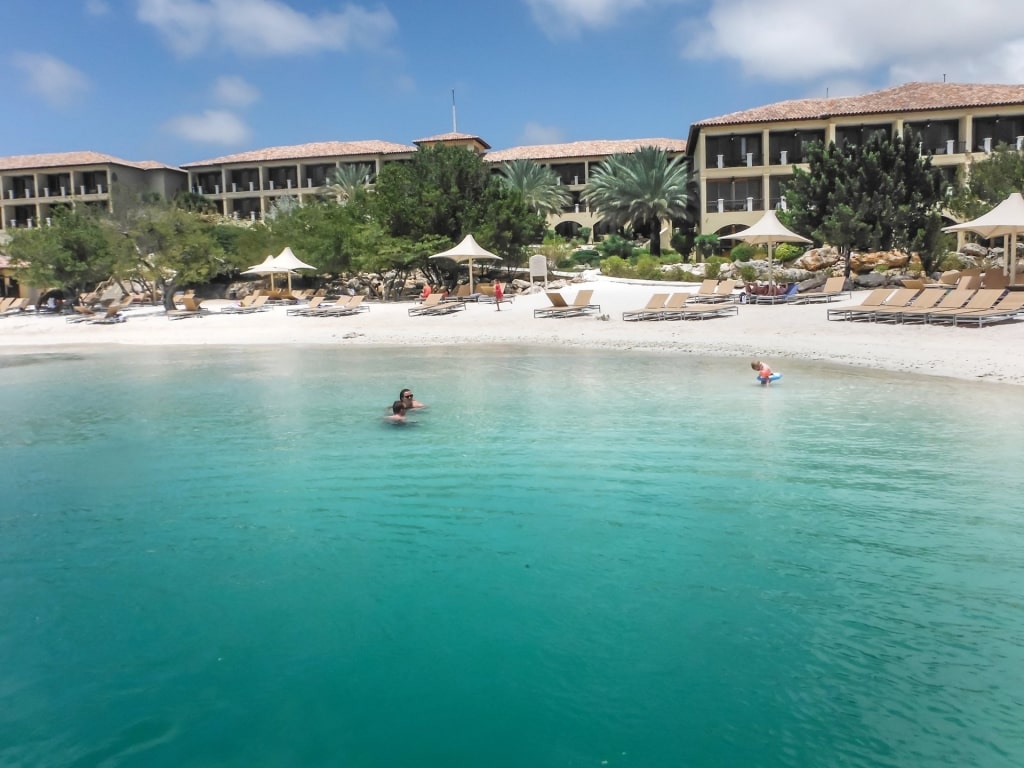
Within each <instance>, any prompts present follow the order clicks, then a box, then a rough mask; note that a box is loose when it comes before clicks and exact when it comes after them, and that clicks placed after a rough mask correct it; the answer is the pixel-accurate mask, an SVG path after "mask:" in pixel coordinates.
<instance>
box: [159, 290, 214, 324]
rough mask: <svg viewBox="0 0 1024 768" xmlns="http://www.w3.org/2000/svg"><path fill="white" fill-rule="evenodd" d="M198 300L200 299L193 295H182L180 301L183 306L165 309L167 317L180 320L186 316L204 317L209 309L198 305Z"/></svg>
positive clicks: (208, 312)
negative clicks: (181, 307)
mask: <svg viewBox="0 0 1024 768" xmlns="http://www.w3.org/2000/svg"><path fill="white" fill-rule="evenodd" d="M200 301H201V299H197V298H195V297H194V296H183V297H182V298H181V303H182V305H183V306H184V307H185V308H184V309H169V310H167V319H168V320H182V319H184V318H186V317H205V316H206V315H208V314H210V311H209V310H208V309H203V308H202V307H200V306H199V302H200Z"/></svg>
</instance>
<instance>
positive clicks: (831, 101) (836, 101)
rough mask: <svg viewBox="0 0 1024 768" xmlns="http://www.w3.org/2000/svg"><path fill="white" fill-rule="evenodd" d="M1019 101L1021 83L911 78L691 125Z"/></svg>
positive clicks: (1022, 97) (1023, 97) (1023, 92)
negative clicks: (858, 92) (850, 93)
mask: <svg viewBox="0 0 1024 768" xmlns="http://www.w3.org/2000/svg"><path fill="white" fill-rule="evenodd" d="M1022 102H1024V85H979V84H970V83H927V82H914V83H904V84H903V85H897V86H894V87H892V88H885V89H883V90H880V91H873V92H871V93H865V94H861V95H859V96H837V97H834V98H814V99H792V100H789V101H779V102H776V103H774V104H767V105H765V106H761V107H754V108H753V109H745V110H742V111H740V112H731V113H729V114H727V115H720V116H719V117H709V118H707V119H705V120H700V121H698V122H696V123H694V124H693V127H703V126H713V125H741V124H743V123H770V122H782V121H793V120H826V119H828V118H832V117H842V116H854V115H873V114H891V113H893V112H924V111H928V110H940V109H957V108H960V109H962V108H965V107H994V106H1001V105H1003V104H1020V103H1022Z"/></svg>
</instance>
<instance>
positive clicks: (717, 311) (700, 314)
mask: <svg viewBox="0 0 1024 768" xmlns="http://www.w3.org/2000/svg"><path fill="white" fill-rule="evenodd" d="M695 296H696V294H694V293H673V294H668V293H656V294H654V295H653V296H651V298H650V300H649V301H648V302H647V304H646V305H645V306H643V307H640V308H639V309H630V310H627V311H625V312H623V313H622V319H623V320H626V321H633V320H707V319H709V318H712V317H725V316H726V315H738V314H739V311H740V310H739V304H737V303H736V302H735V301H732V300H724V301H701V300H698V299H695Z"/></svg>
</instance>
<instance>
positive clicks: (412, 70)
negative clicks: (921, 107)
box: [0, 0, 1024, 164]
mask: <svg viewBox="0 0 1024 768" xmlns="http://www.w3.org/2000/svg"><path fill="white" fill-rule="evenodd" d="M833 5H834V6H835V7H831V6H833ZM0 29H2V30H3V31H4V42H5V48H6V51H5V65H6V66H5V68H4V69H5V75H6V76H5V78H4V93H3V100H2V104H3V110H2V119H0V155H3V156H6V155H20V154H34V153H41V152H65V151H75V150H94V151H97V152H105V153H108V154H111V155H115V156H118V157H121V158H124V159H127V160H158V161H161V162H166V163H170V164H178V163H185V162H190V161H195V160H203V159H208V158H213V157H218V156H221V155H225V154H229V153H232V152H239V151H245V150H249V149H258V148H261V147H270V146H279V145H285V144H301V143H305V142H311V141H333V140H337V141H349V140H364V139H382V140H386V141H394V142H398V143H403V144H409V143H411V142H412V141H413V140H414V139H418V138H422V137H424V136H431V135H434V134H438V133H444V132H447V131H450V130H452V91H453V90H454V92H455V103H456V114H457V127H458V130H459V131H460V132H464V133H471V134H475V135H477V136H480V137H482V138H483V139H484V140H485V141H487V142H488V143H489V144H491V145H492V147H494V148H495V149H504V148H506V147H511V146H519V145H523V144H544V143H553V142H562V141H578V140H587V139H623V138H654V137H670V138H671V137H675V138H683V139H684V138H686V135H687V132H688V130H689V126H690V124H691V123H693V122H695V121H698V120H702V119H704V118H708V117H714V116H717V115H722V114H726V113H728V112H733V111H736V110H741V109H747V108H750V107H755V106H759V105H763V104H769V103H772V102H775V101H781V100H784V99H796V98H805V97H808V96H825V95H826V94H827V95H830V96H842V95H851V94H855V93H863V92H867V91H870V90H876V89H878V88H884V87H887V86H889V85H895V84H898V83H902V82H907V81H911V80H931V81H941V80H942V79H943V77H946V78H947V79H948V80H950V81H954V82H974V83H1022V82H1024V14H1021V13H1020V12H1019V9H1018V2H1017V0H972V1H971V2H970V3H965V2H963V0H902V2H900V3H894V2H892V1H891V0H860V1H859V2H857V3H828V2H825V3H823V2H821V0H492V1H491V2H469V1H468V0H436V1H433V2H432V1H431V0H391V2H381V3H377V2H361V1H360V0H355V2H339V1H338V0H48V1H47V2H45V3H40V2H39V0H2V4H0Z"/></svg>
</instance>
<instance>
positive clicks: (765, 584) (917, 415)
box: [0, 347, 1024, 768]
mask: <svg viewBox="0 0 1024 768" xmlns="http://www.w3.org/2000/svg"><path fill="white" fill-rule="evenodd" d="M773 362H775V365H773V367H776V368H779V369H781V370H783V371H784V372H785V374H786V376H785V378H784V379H783V381H782V382H781V383H780V384H778V385H774V386H773V387H771V388H770V389H768V390H764V389H761V388H759V387H758V386H757V385H756V384H755V383H754V377H753V375H752V372H751V371H750V370H749V367H748V363H747V361H745V360H723V361H716V360H700V359H696V358H689V357H683V356H677V355H667V354H666V355H655V354H651V355H639V354H630V353H622V352H620V353H607V352H587V351H572V350H558V351H549V350H529V349H506V350H501V349H499V350H494V349H474V348H462V349H450V350H445V349H427V350H413V351H406V350H394V349H392V350H387V349H371V350H365V349H364V350H360V349H323V348H294V347H282V348H270V349H261V350H251V349H244V350H236V349H201V350H181V349H170V348H162V349H153V350H149V349H133V350H125V351H118V352H104V353H95V354H89V355H87V356H75V355H39V356H22V357H14V358H0V368H2V370H0V391H2V398H0V423H2V424H3V429H4V439H3V440H2V441H0V467H2V468H3V473H2V477H3V480H4V483H3V486H4V487H3V494H2V497H0V499H2V500H0V510H2V511H0V703H2V706H0V766H3V767H4V768H8V767H10V768H13V767H14V766H18V767H19V768H21V767H22V766H75V767H84V766H118V767H127V766H145V767H146V768H153V767H154V766H168V767H171V766H174V767H175V768H180V767H181V766H204V767H205V766H239V767H241V766H339V765H344V766H393V767H403V766H601V765H608V766H645V767H657V766H666V767H669V766H673V767H677V766H763V767H764V768H776V767H781V766H792V767H794V768H795V767H797V766H800V767H805V766H839V765H842V766H865V767H867V766H920V767H924V768H929V767H930V766H958V767H963V766H986V767H989V766H1007V767H1009V766H1020V765H1022V764H1024V598H1022V594H1024V554H1022V553H1024V516H1022V514H1021V507H1022V505H1021V501H1020V500H1021V499H1022V498H1024V479H1022V478H1024V467H1022V459H1024V447H1022V441H1021V435H1022V434H1024V390H1021V389H1016V388H1009V387H1002V386H995V385H990V386H982V385H968V384H962V383H957V382H952V381H947V380H942V379H922V378H913V377H901V376H883V375H881V374H876V373H871V372H865V371H843V370H839V369H831V368H823V367H813V366H810V365H803V366H800V365H797V364H792V363H788V364H786V365H782V364H779V363H778V362H777V361H773ZM403 386H409V387H411V388H413V390H414V392H415V394H416V397H417V399H419V400H423V401H425V402H427V403H428V404H429V405H430V408H429V409H427V410H426V411H423V412H420V413H417V414H416V415H415V416H414V417H413V418H414V420H415V421H416V423H415V424H414V425H411V426H408V427H403V428H396V427H394V426H391V425H387V424H385V423H384V421H383V419H382V418H381V416H382V414H383V413H384V409H385V406H387V405H388V404H389V403H390V402H391V401H392V400H393V399H394V398H395V396H396V395H397V392H398V390H399V389H400V388H401V387H403Z"/></svg>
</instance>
